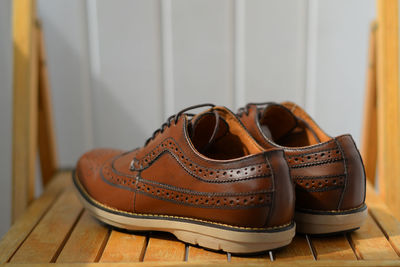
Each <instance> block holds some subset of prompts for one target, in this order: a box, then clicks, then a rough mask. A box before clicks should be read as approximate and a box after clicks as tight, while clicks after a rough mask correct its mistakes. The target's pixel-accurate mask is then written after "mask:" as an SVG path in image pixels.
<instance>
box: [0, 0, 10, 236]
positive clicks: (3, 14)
mask: <svg viewBox="0 0 400 267" xmlns="http://www.w3.org/2000/svg"><path fill="white" fill-rule="evenodd" d="M12 53H13V52H12V41H11V0H5V1H0V125H1V126H0V170H1V178H0V213H1V214H2V216H0V238H1V237H2V236H3V234H4V233H5V232H6V231H7V229H8V227H9V226H10V215H11V164H12V161H11V159H12V155H11V149H12V147H11V146H12V145H11V144H12V137H11V135H12V119H11V116H12V88H11V85H12V67H13V66H12V58H13V54H12Z"/></svg>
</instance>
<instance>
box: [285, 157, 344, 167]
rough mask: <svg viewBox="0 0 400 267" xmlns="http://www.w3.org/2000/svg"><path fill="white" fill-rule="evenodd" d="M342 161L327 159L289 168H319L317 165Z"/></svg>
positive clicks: (339, 159)
mask: <svg viewBox="0 0 400 267" xmlns="http://www.w3.org/2000/svg"><path fill="white" fill-rule="evenodd" d="M342 160H343V159H341V158H338V159H328V160H323V161H318V162H314V163H305V164H297V165H292V166H290V168H293V169H297V168H306V167H311V166H319V165H324V164H328V163H333V162H337V161H342Z"/></svg>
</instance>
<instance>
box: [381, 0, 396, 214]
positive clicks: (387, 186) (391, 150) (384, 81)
mask: <svg viewBox="0 0 400 267" xmlns="http://www.w3.org/2000/svg"><path fill="white" fill-rule="evenodd" d="M398 12H399V9H398V0H378V32H377V34H378V35H377V48H378V49H377V81H378V90H377V99H378V103H377V107H378V109H377V111H378V112H377V118H378V175H379V189H380V192H381V194H382V197H383V198H384V200H385V202H386V204H388V207H389V208H390V209H391V210H392V212H393V214H394V215H395V216H396V217H397V218H399V219H400V193H399V192H400V93H399V16H398V15H399V14H398Z"/></svg>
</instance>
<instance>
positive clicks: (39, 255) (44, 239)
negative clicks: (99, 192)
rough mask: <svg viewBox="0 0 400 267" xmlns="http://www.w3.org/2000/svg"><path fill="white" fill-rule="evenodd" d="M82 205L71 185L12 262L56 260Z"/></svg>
mask: <svg viewBox="0 0 400 267" xmlns="http://www.w3.org/2000/svg"><path fill="white" fill-rule="evenodd" d="M81 211H82V205H81V203H80V202H79V200H78V198H77V196H76V193H75V192H74V191H73V190H72V187H69V188H68V189H67V190H66V191H65V192H64V193H63V194H62V195H61V196H60V198H59V199H58V200H57V202H56V203H54V206H53V207H51V209H50V210H49V211H48V212H47V214H46V215H45V216H44V217H43V219H42V220H41V222H40V223H39V224H38V225H37V226H36V227H35V229H34V230H33V231H32V233H31V234H30V235H29V236H28V238H27V239H26V240H25V242H24V243H23V244H22V245H21V247H20V248H19V249H18V250H17V252H16V253H15V255H14V256H13V257H12V258H11V261H10V262H15V263H24V262H29V263H46V262H51V261H53V260H55V258H56V257H57V253H58V250H59V249H60V248H62V245H63V242H65V239H66V238H68V234H69V233H70V231H71V230H72V228H73V226H74V224H75V222H76V220H77V218H78V216H79V214H81Z"/></svg>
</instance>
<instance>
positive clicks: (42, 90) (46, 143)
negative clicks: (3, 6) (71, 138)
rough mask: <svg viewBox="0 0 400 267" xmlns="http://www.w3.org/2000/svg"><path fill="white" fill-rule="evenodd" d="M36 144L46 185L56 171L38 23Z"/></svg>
mask: <svg viewBox="0 0 400 267" xmlns="http://www.w3.org/2000/svg"><path fill="white" fill-rule="evenodd" d="M37 25H38V30H37V41H38V55H39V56H38V60H37V61H38V62H37V64H38V70H39V73H38V75H39V76H38V79H39V80H38V91H39V92H38V94H39V98H38V113H39V115H38V142H39V156H40V171H41V173H42V184H43V185H46V184H47V183H48V182H49V181H50V179H51V178H52V177H53V176H54V174H55V173H56V172H57V169H58V162H57V151H56V141H55V134H54V130H55V129H54V120H53V110H52V105H51V93H50V85H49V75H48V70H47V59H46V47H45V43H44V37H43V31H42V27H41V24H40V23H38V24H37Z"/></svg>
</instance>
